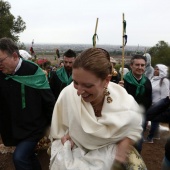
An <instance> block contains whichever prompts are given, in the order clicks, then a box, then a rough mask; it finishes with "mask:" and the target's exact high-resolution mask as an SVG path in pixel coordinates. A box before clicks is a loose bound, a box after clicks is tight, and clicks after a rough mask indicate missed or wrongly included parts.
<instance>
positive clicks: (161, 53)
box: [148, 41, 170, 66]
mask: <svg viewBox="0 0 170 170" xmlns="http://www.w3.org/2000/svg"><path fill="white" fill-rule="evenodd" d="M148 52H149V53H150V55H151V56H152V65H155V64H158V63H161V64H165V65H167V66H170V47H169V45H168V43H166V42H165V41H159V42H158V43H157V44H156V45H155V46H154V47H151V48H150V49H149V51H148Z"/></svg>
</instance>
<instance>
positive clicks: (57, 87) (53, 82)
mask: <svg viewBox="0 0 170 170" xmlns="http://www.w3.org/2000/svg"><path fill="white" fill-rule="evenodd" d="M49 82H50V87H51V90H52V92H53V94H54V96H55V100H57V99H58V96H59V94H60V92H61V91H62V90H63V89H64V88H65V87H66V86H67V84H66V83H63V82H62V81H61V80H60V79H59V78H58V76H57V73H56V71H54V72H53V73H52V75H51V79H50V81H49Z"/></svg>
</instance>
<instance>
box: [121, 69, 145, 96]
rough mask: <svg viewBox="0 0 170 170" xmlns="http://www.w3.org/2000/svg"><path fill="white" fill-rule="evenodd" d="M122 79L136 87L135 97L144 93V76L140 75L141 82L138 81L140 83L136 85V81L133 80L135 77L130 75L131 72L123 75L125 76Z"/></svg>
mask: <svg viewBox="0 0 170 170" xmlns="http://www.w3.org/2000/svg"><path fill="white" fill-rule="evenodd" d="M124 79H125V80H126V81H127V82H128V83H130V84H133V85H135V86H136V87H137V89H136V94H135V95H136V96H137V95H138V94H140V95H142V94H143V93H144V92H145V86H144V84H145V82H146V80H147V79H146V77H145V76H144V75H142V78H141V80H140V83H138V82H137V80H136V79H135V77H134V76H133V74H132V71H129V72H128V73H127V74H125V76H124Z"/></svg>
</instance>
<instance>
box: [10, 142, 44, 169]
mask: <svg viewBox="0 0 170 170" xmlns="http://www.w3.org/2000/svg"><path fill="white" fill-rule="evenodd" d="M36 145H37V141H36V142H35V141H21V142H20V143H19V144H18V145H17V146H16V149H15V151H14V153H13V162H14V166H15V168H16V170H41V165H40V163H39V161H38V158H37V156H36V154H35V147H36Z"/></svg>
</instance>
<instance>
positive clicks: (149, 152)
mask: <svg viewBox="0 0 170 170" xmlns="http://www.w3.org/2000/svg"><path fill="white" fill-rule="evenodd" d="M164 126H167V125H166V124H164ZM147 134H148V130H147V131H146V132H145V136H147ZM169 134H170V133H169V131H167V130H162V131H161V134H160V137H161V139H160V140H154V143H153V144H148V143H144V144H143V150H142V154H141V155H142V157H143V159H144V162H145V163H146V166H147V168H148V170H160V169H161V162H162V159H163V157H164V152H165V150H164V146H165V143H166V140H167V138H168V137H169ZM1 143H2V141H1V140H0V144H1ZM1 146H2V145H1ZM37 155H38V158H39V160H40V163H41V165H42V170H48V169H49V159H50V157H49V156H48V154H47V151H46V150H39V151H38V152H37ZM0 170H15V168H14V165H13V162H12V153H5V154H2V153H0Z"/></svg>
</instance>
